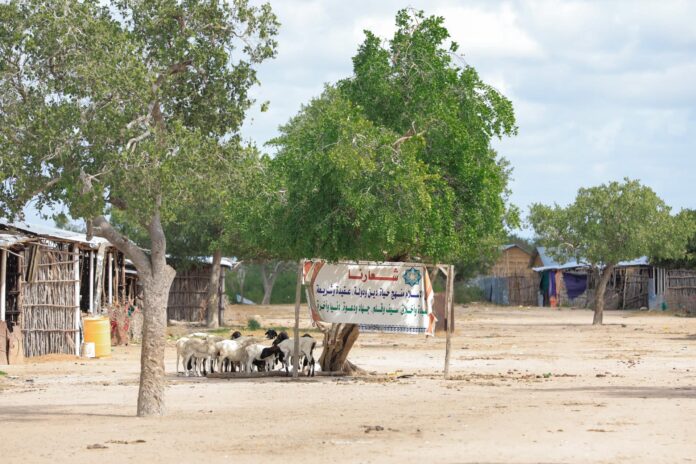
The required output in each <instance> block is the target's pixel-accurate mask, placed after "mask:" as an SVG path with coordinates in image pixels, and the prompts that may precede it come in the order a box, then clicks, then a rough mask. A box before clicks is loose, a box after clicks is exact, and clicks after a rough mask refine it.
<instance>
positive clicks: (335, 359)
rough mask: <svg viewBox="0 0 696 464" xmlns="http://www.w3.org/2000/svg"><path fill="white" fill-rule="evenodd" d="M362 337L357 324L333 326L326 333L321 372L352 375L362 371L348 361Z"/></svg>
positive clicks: (320, 359) (321, 358)
mask: <svg viewBox="0 0 696 464" xmlns="http://www.w3.org/2000/svg"><path fill="white" fill-rule="evenodd" d="M358 335H360V329H359V326H358V325H357V324H331V328H330V329H329V331H328V332H325V333H324V351H323V352H322V353H321V357H320V358H319V365H320V366H321V370H322V371H324V372H327V371H341V372H346V373H348V374H352V373H354V372H356V371H359V370H360V369H359V368H357V367H356V366H355V365H354V364H353V363H351V362H350V361H348V360H347V359H346V358H347V357H348V353H349V352H350V350H351V348H353V344H354V343H355V341H356V340H357V339H358Z"/></svg>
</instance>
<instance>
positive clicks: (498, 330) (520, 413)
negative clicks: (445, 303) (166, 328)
mask: <svg viewBox="0 0 696 464" xmlns="http://www.w3.org/2000/svg"><path fill="white" fill-rule="evenodd" d="M227 313H228V315H229V316H230V317H231V319H233V321H232V322H238V323H244V322H246V319H247V318H248V317H253V316H255V315H258V316H259V317H258V318H259V319H261V321H260V322H262V323H263V324H264V325H289V321H290V319H291V318H292V309H291V308H290V307H270V308H269V307H267V308H262V307H250V308H241V309H240V308H239V307H232V308H230V310H228V311H227ZM457 316H458V319H457V323H458V325H457V334H456V337H455V339H454V342H453V348H454V351H453V356H452V361H453V363H452V371H453V372H454V373H455V375H456V380H449V381H445V380H443V379H442V378H441V373H442V367H443V359H444V337H438V338H437V339H435V340H432V339H431V340H424V339H423V338H422V337H420V336H409V335H376V334H362V335H361V336H360V339H359V340H358V345H357V346H356V348H355V349H354V350H353V352H352V355H351V357H350V358H351V360H352V361H353V362H355V363H356V364H358V365H359V366H361V367H363V368H365V369H367V370H369V371H374V372H377V373H379V374H380V375H379V376H376V377H367V378H352V379H343V378H319V377H315V378H312V379H303V380H302V381H299V382H291V381H289V380H287V379H284V378H273V379H263V380H260V379H255V380H234V381H230V380H213V379H192V378H184V377H177V376H176V375H175V374H174V364H175V351H174V349H173V343H172V346H171V347H170V348H169V351H168V353H167V365H168V368H169V372H170V374H169V387H168V390H167V404H168V415H167V416H166V417H163V418H144V419H142V418H135V417H133V414H134V412H135V403H136V397H137V382H138V369H139V365H138V362H139V347H136V346H129V347H117V348H115V349H114V355H113V356H112V358H111V359H108V360H80V359H70V358H67V357H64V358H61V359H62V360H60V361H58V360H50V361H49V360H44V361H43V362H29V363H27V364H25V365H21V366H2V367H0V370H3V371H5V372H6V373H7V375H5V376H0V460H1V461H2V462H3V463H20V462H21V463H29V462H31V463H43V462H45V463H57V462H60V463H62V462H69V463H73V464H76V463H99V464H111V463H121V462H138V463H139V462H148V463H160V462H166V463H179V462H204V463H217V462H235V463H236V462H240V463H243V462H268V461H273V462H283V461H285V462H304V463H324V462H331V463H339V462H351V463H352V462H374V463H381V462H388V463H389V462H399V463H404V462H416V461H417V462H428V463H429V462H438V463H468V462H511V463H536V462H549V463H556V462H559V463H560V462H563V463H575V462H578V463H580V462H606V463H617V462H625V463H635V462H646V463H647V462H650V463H661V462H664V463H676V462H696V319H684V318H678V317H674V316H671V315H663V314H652V313H644V312H640V313H639V312H615V311H614V312H608V313H606V314H605V321H606V322H607V324H606V325H605V326H603V327H598V328H597V327H591V326H589V325H588V323H589V322H591V320H592V316H591V313H590V312H589V311H583V310H561V311H557V310H549V309H537V308H535V309H516V308H514V309H502V308H487V307H483V306H475V307H468V308H463V307H460V308H458V309H457ZM173 330H174V331H181V330H182V329H181V328H176V329H173ZM409 374H413V376H408V375H409ZM403 375H406V377H402V378H399V376H403ZM95 445H96V446H95ZM90 448H91V449H90Z"/></svg>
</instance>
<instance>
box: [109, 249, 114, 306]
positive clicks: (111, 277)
mask: <svg viewBox="0 0 696 464" xmlns="http://www.w3.org/2000/svg"><path fill="white" fill-rule="evenodd" d="M112 304H114V254H113V253H109V306H110V305H112Z"/></svg>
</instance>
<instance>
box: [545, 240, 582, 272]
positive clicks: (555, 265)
mask: <svg viewBox="0 0 696 464" xmlns="http://www.w3.org/2000/svg"><path fill="white" fill-rule="evenodd" d="M536 251H537V253H539V259H541V263H542V264H543V266H539V267H533V268H532V270H534V271H536V272H541V271H548V270H551V269H573V268H577V267H588V266H587V264H585V263H578V262H577V261H576V260H574V259H573V260H570V261H567V262H565V263H559V262H557V261H556V260H555V259H553V258H552V257H551V255H550V254H549V253H548V251H547V250H546V247H542V246H540V247H537V248H536Z"/></svg>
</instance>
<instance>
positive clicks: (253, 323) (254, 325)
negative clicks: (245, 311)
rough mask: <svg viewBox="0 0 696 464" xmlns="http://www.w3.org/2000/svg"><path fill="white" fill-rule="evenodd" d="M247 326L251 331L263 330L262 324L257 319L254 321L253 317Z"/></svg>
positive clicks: (248, 320)
mask: <svg viewBox="0 0 696 464" xmlns="http://www.w3.org/2000/svg"><path fill="white" fill-rule="evenodd" d="M246 326H247V329H249V330H259V329H260V328H261V324H260V323H259V321H257V320H256V319H254V318H252V317H250V318H249V319H247V325H246Z"/></svg>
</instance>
